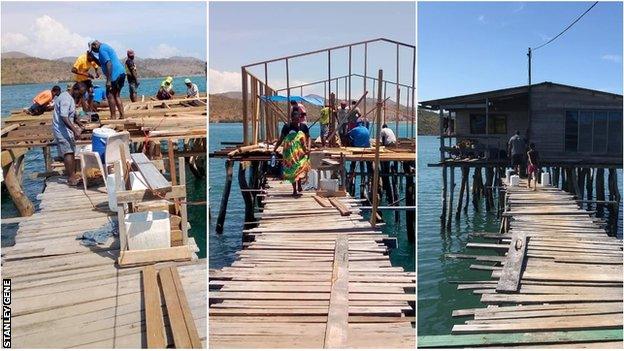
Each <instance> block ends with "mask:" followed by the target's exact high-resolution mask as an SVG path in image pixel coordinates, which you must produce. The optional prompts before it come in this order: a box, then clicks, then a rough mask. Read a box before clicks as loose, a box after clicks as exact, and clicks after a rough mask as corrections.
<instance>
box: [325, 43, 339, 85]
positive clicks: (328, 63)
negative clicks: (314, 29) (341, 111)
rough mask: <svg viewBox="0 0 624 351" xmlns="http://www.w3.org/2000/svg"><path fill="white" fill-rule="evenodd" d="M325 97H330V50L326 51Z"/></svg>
mask: <svg viewBox="0 0 624 351" xmlns="http://www.w3.org/2000/svg"><path fill="white" fill-rule="evenodd" d="M336 93H338V90H336ZM327 95H328V96H329V95H331V50H327Z"/></svg>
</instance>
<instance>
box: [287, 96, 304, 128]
mask: <svg viewBox="0 0 624 351" xmlns="http://www.w3.org/2000/svg"><path fill="white" fill-rule="evenodd" d="M290 106H291V110H292V109H294V108H295V107H296V108H298V109H299V119H300V120H301V121H300V122H301V123H304V124H306V125H307V123H308V111H307V110H306V108H305V106H303V104H302V103H301V102H297V101H295V100H290Z"/></svg>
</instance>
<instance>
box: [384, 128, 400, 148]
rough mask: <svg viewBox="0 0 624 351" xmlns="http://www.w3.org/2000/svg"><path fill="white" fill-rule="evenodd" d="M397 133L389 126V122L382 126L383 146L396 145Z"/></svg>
mask: <svg viewBox="0 0 624 351" xmlns="http://www.w3.org/2000/svg"><path fill="white" fill-rule="evenodd" d="M396 141H397V138H396V135H394V132H393V131H392V129H390V128H388V125H387V124H384V125H382V126H381V145H383V146H395V145H396Z"/></svg>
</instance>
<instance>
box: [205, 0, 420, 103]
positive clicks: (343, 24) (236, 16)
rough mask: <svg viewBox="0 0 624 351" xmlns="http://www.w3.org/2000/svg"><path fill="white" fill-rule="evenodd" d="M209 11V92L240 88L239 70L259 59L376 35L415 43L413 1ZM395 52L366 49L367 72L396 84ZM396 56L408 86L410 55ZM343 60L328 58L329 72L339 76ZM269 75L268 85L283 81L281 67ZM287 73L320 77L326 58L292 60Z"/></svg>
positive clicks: (236, 6) (237, 5)
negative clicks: (384, 77)
mask: <svg viewBox="0 0 624 351" xmlns="http://www.w3.org/2000/svg"><path fill="white" fill-rule="evenodd" d="M209 7H210V8H209V10H210V11H209V13H210V14H209V16H210V18H209V22H210V23H209V36H210V62H209V65H210V90H211V92H220V91H230V90H240V67H241V66H243V65H245V64H249V63H253V62H257V61H263V60H267V59H271V58H277V57H281V56H286V55H291V54H296V53H300V52H305V51H312V50H316V49H322V48H326V47H331V46H336V45H341V44H347V43H351V42H357V41H362V40H367V39H373V38H378V37H386V38H388V39H393V40H397V41H400V42H405V43H409V44H412V45H413V44H415V35H416V18H415V11H416V6H415V2H362V3H353V2H255V3H249V2H227V3H226V2H212V3H210V5H209ZM386 49H387V51H386ZM358 50H359V49H358ZM358 50H356V49H355V48H354V49H353V52H352V56H353V57H354V62H353V69H354V70H355V69H356V66H357V67H358V68H362V67H363V63H362V62H359V61H358V59H356V58H355V56H356V55H357V56H358V57H360V56H363V55H362V53H363V49H361V53H360V52H359V51H358ZM356 51H358V53H357V54H356ZM395 52H396V48H393V47H392V46H390V47H389V48H384V47H379V48H378V50H376V49H370V50H369V62H368V72H369V74H370V72H373V71H375V72H376V70H377V69H378V68H383V69H385V72H384V73H385V75H386V76H387V77H389V78H391V79H392V80H394V79H395V78H396V73H395V72H394V73H392V72H390V70H391V69H390V68H389V67H390V66H392V67H394V65H390V64H389V63H390V62H394V60H395V59H396V56H395ZM400 55H401V58H402V63H401V71H403V72H405V74H403V73H400V76H401V82H402V83H411V73H408V71H409V70H411V68H410V66H411V62H412V58H411V53H410V52H408V51H407V50H406V51H405V52H403V51H401V54H400ZM408 57H409V59H408ZM346 58H347V56H346V50H345V51H344V52H336V53H335V56H334V55H332V74H334V70H335V72H336V75H342V74H341V73H342V72H343V71H344V70H345V69H346V67H347V64H346V62H348V61H347V60H346ZM403 58H404V59H403ZM392 70H394V68H392ZM269 71H270V72H274V73H275V77H271V76H270V77H269V81H270V82H271V81H273V82H274V83H276V84H277V85H279V83H280V82H285V73H283V72H285V67H284V66H283V65H282V66H279V67H278V66H277V65H276V66H275V67H273V66H271V67H269ZM291 71H292V72H291V80H292V81H296V82H310V81H316V80H321V79H324V78H326V77H327V66H326V55H325V56H323V57H318V58H316V57H313V58H309V59H302V60H301V61H300V62H293V63H292V66H291ZM262 74H264V73H262ZM408 81H409V82H408ZM352 84H353V83H352ZM321 89H322V88H321ZM306 93H313V92H312V91H309V92H304V94H306Z"/></svg>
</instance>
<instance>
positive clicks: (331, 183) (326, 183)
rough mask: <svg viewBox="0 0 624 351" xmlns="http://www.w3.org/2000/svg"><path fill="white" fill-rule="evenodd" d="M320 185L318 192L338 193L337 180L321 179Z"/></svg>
mask: <svg viewBox="0 0 624 351" xmlns="http://www.w3.org/2000/svg"><path fill="white" fill-rule="evenodd" d="M320 184H321V189H320V190H327V191H338V179H321V181H320Z"/></svg>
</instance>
